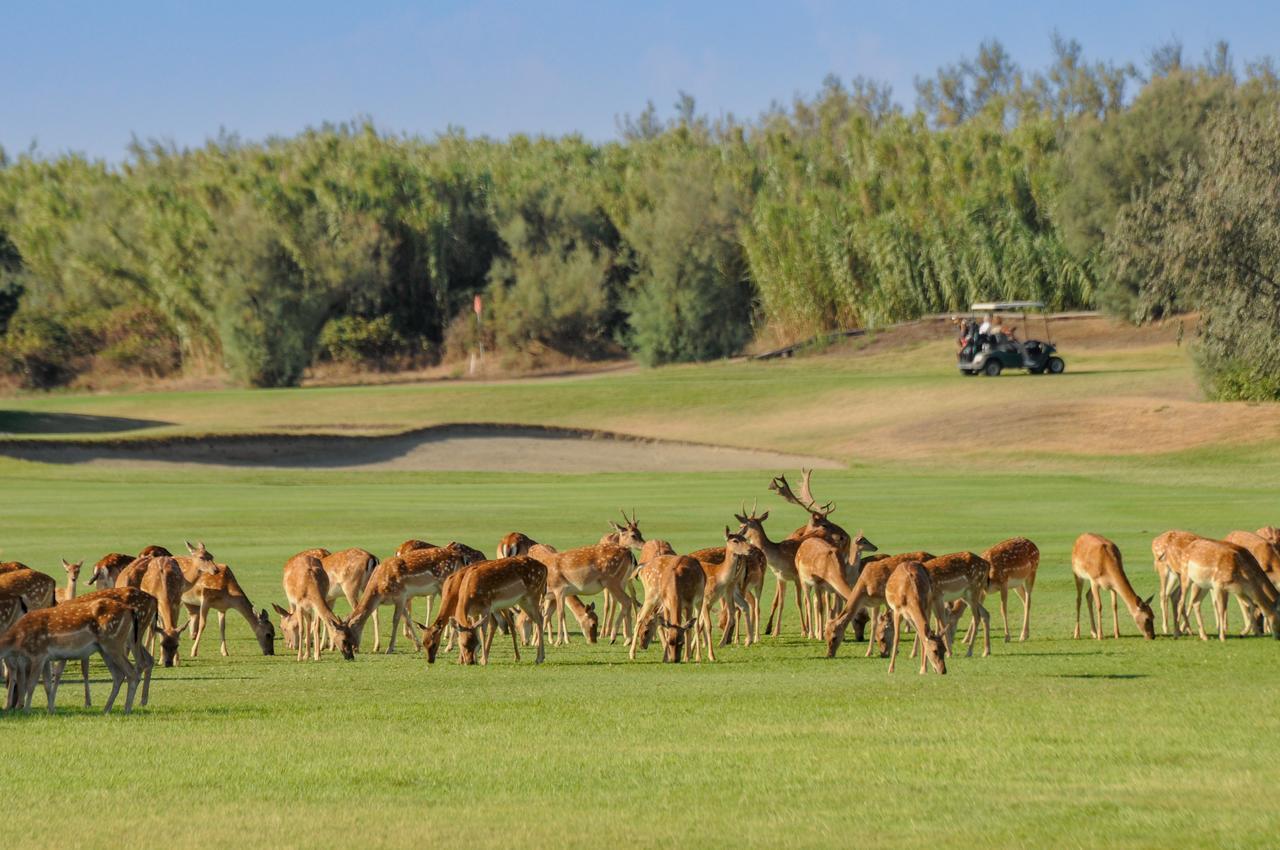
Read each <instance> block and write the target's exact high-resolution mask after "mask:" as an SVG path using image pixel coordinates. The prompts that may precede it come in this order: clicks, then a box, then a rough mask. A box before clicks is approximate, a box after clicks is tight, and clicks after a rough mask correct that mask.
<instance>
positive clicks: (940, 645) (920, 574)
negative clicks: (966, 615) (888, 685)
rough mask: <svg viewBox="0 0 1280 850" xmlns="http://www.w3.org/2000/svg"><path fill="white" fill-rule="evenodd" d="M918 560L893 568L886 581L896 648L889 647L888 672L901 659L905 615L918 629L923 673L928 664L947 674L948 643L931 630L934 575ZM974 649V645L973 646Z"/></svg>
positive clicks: (885, 591)
mask: <svg viewBox="0 0 1280 850" xmlns="http://www.w3.org/2000/svg"><path fill="white" fill-rule="evenodd" d="M938 574H939V573H938V572H930V571H929V570H928V569H927V568H926V567H925V565H924V564H922V563H920V562H919V561H903V562H902V563H900V564H898V565H897V566H896V567H894V569H893V573H892V574H891V575H890V576H889V581H888V582H887V583H886V584H885V589H884V598H885V602H886V603H887V604H888V606H889V610H890V611H892V612H893V647H892V649H890V650H889V672H890V673H892V672H893V668H894V665H895V664H896V663H897V660H898V643H899V641H900V639H901V637H902V620H903V618H906V619H907V620H909V621H910V622H911V625H912V626H913V627H914V628H915V632H916V637H915V640H916V642H917V643H918V644H919V645H920V647H921V651H920V675H922V676H923V675H924V674H925V672H926V671H927V670H928V666H929V665H932V666H933V669H934V670H935V671H936V672H938V673H942V674H945V673H946V672H947V661H946V658H945V656H946V644H945V643H944V642H943V639H942V637H941V636H940V635H937V634H934V633H933V632H932V631H930V630H929V614H928V611H929V609H930V608H933V607H936V604H937V602H936V599H935V594H934V589H933V576H934V575H938ZM970 649H971V650H972V647H970Z"/></svg>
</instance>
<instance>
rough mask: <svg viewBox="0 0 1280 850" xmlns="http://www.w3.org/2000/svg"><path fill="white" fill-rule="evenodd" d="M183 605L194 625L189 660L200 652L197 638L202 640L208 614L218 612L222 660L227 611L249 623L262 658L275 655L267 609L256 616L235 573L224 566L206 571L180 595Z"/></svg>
mask: <svg viewBox="0 0 1280 850" xmlns="http://www.w3.org/2000/svg"><path fill="white" fill-rule="evenodd" d="M182 604H183V605H184V606H186V609H187V614H188V616H190V617H191V618H192V619H193V620H194V622H195V624H196V628H195V637H194V639H193V640H192V641H191V657H192V658H195V657H197V656H198V655H199V653H200V639H201V638H202V637H204V630H205V626H206V625H207V624H208V622H209V612H210V611H217V612H218V651H219V652H220V653H221V654H222V656H223V657H224V658H225V657H227V656H228V655H230V653H229V652H228V651H227V612H228V611H235V612H236V613H237V614H239V615H240V616H241V617H244V621H245V622H246V623H248V624H249V628H250V629H251V630H252V631H253V636H254V637H255V638H257V639H258V648H259V649H261V650H262V654H263V655H275V654H276V649H275V645H276V630H275V626H273V625H272V624H271V617H270V615H268V614H267V611H266V609H265V608H264V609H263V610H261V611H259V612H258V613H257V614H255V613H254V611H253V603H252V602H250V601H249V595H248V594H247V593H245V592H244V588H242V587H241V586H240V582H239V581H238V580H237V579H236V574H235V573H233V572H232V571H231V568H230V567H228V566H227V565H226V564H218V563H215V564H214V566H213V569H212V570H206V571H204V572H202V573H201V574H200V577H199V578H198V579H196V582H195V584H193V585H191V587H190V588H189V589H188V590H187V591H186V592H185V593H183V594H182Z"/></svg>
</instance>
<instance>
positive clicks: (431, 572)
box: [347, 542, 484, 654]
mask: <svg viewBox="0 0 1280 850" xmlns="http://www.w3.org/2000/svg"><path fill="white" fill-rule="evenodd" d="M483 558H484V555H483V553H481V552H479V551H478V550H476V549H472V548H471V547H470V546H466V545H464V544H461V543H456V542H451V543H449V545H447V546H438V547H435V548H432V549H411V550H408V551H406V552H405V553H404V555H402V556H396V557H391V558H387V559H386V560H385V561H383V562H381V563H380V564H378V566H376V567H375V568H374V570H373V574H372V575H371V576H370V577H369V580H368V582H366V584H365V588H364V593H363V594H362V595H361V597H360V601H359V602H358V603H357V604H356V607H355V609H354V610H353V611H352V612H351V615H350V616H349V617H348V618H347V624H348V625H349V626H350V627H351V629H352V631H353V633H354V634H355V645H356V648H357V649H358V648H359V647H360V643H361V640H362V636H363V634H364V625H365V622H366V621H367V620H368V619H369V618H370V617H372V616H373V612H374V611H376V610H377V609H378V607H379V606H381V605H390V606H392V615H391V640H390V642H389V643H388V644H387V653H388V654H391V653H393V652H395V647H396V636H397V633H398V632H399V629H400V619H401V617H404V618H405V619H406V621H407V622H409V623H410V625H412V622H413V621H412V619H410V614H409V610H408V603H409V600H410V599H412V598H413V597H415V596H428V595H431V596H438V595H440V592H441V585H442V584H443V582H444V580H445V579H446V578H448V576H449V575H450V574H451V573H453V572H455V571H457V570H458V569H460V568H461V567H463V566H465V565H467V564H471V563H476V562H478V561H481V560H483ZM409 634H410V639H411V640H412V641H413V645H414V648H415V649H421V648H422V646H421V644H420V643H419V641H418V636H417V634H416V633H414V632H412V631H410V633H409ZM378 640H379V635H378V634H376V633H375V635H374V646H373V651H374V652H377V651H378V648H379V644H378Z"/></svg>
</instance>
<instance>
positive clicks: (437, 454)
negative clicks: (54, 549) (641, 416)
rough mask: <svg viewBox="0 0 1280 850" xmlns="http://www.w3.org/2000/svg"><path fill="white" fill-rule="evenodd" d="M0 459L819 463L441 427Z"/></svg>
mask: <svg viewBox="0 0 1280 850" xmlns="http://www.w3.org/2000/svg"><path fill="white" fill-rule="evenodd" d="M0 455H5V456H8V457H13V458H18V459H21V460H31V461H38V462H42V463H59V464H62V463H67V464H71V463H74V464H87V465H100V466H116V467H134V468H143V469H145V468H172V467H174V466H204V467H207V466H215V467H254V468H263V469H300V468H301V469H330V470H400V471H417V472H430V471H438V472H449V471H470V472H553V473H554V472H560V473H592V472H714V471H719V470H739V469H776V468H790V467H794V466H800V465H803V466H814V467H818V468H822V469H839V468H842V465H841V464H839V463H836V462H834V461H831V460H828V459H825V458H813V457H804V456H801V455H792V454H784V453H780V452H767V451H753V450H750V449H737V448H730V447H725V446H712V445H703V444H699V443H684V442H668V441H663V440H646V439H639V438H634V437H628V436H625V435H620V434H612V433H607V432H600V431H585V430H575V429H567V428H564V429H562V428H541V427H523V426H506V425H445V426H440V427H435V428H423V429H420V430H416V431H410V432H407V433H403V434H395V435H391V436H375V437H369V436H341V435H323V436H321V435H295V436H284V435H272V434H266V435H229V436H210V437H192V438H173V439H155V440H129V441H117V442H111V441H93V442H89V441H82V442H74V441H59V442H43V441H41V442H23V441H7V442H2V443H0Z"/></svg>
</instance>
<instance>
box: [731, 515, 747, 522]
mask: <svg viewBox="0 0 1280 850" xmlns="http://www.w3.org/2000/svg"><path fill="white" fill-rule="evenodd" d="M733 518H734V519H736V520H737V521H738V522H740V523H742V524H743V525H746V524H747V518H746V517H744V516H743V515H742V514H734V515H733Z"/></svg>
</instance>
